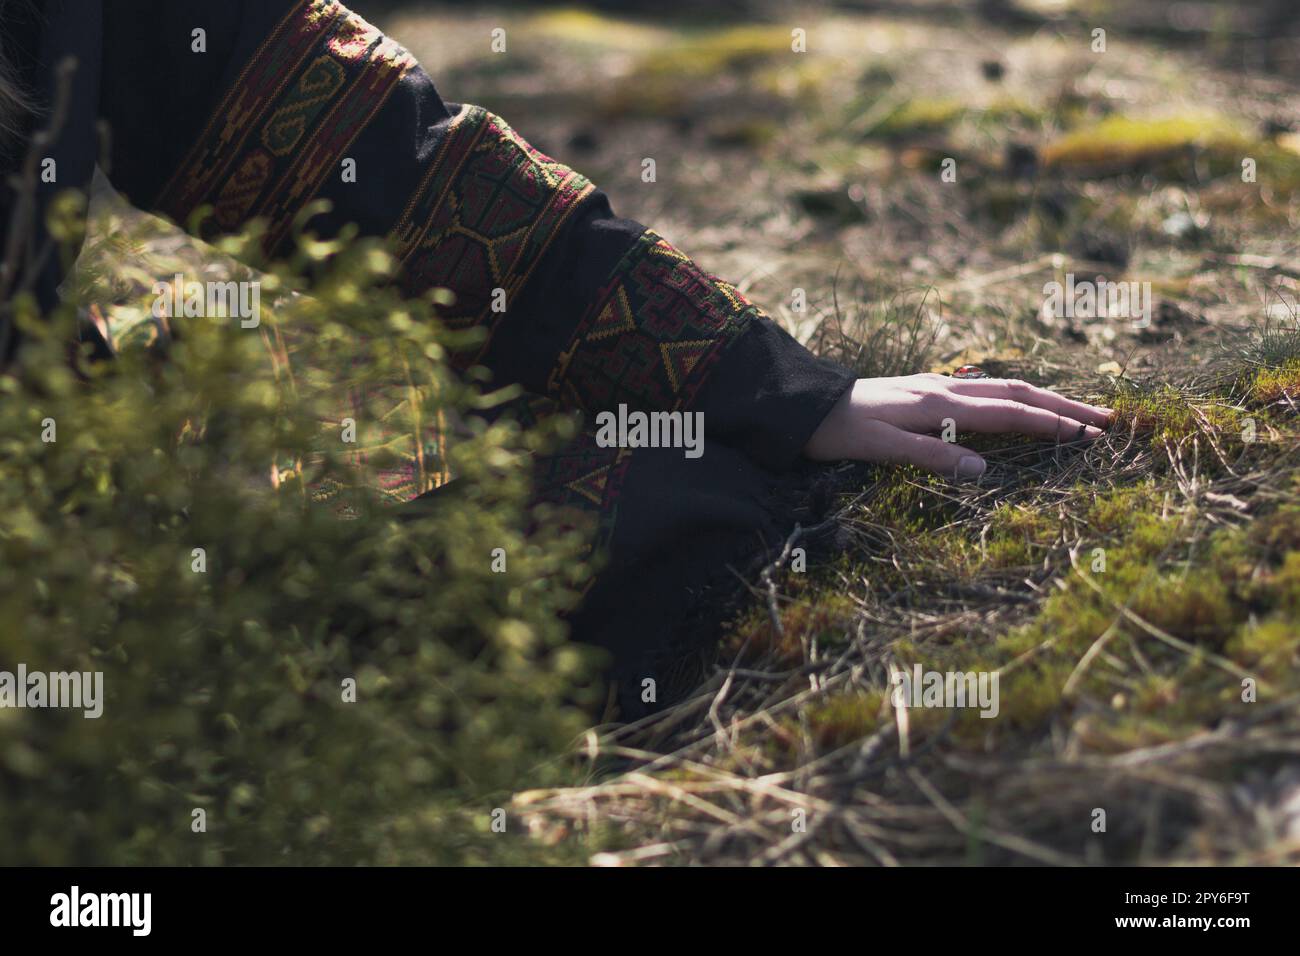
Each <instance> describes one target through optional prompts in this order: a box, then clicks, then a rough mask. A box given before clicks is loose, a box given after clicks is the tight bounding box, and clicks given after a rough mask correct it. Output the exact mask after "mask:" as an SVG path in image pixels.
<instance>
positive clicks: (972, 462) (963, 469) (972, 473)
mask: <svg viewBox="0 0 1300 956" xmlns="http://www.w3.org/2000/svg"><path fill="white" fill-rule="evenodd" d="M986 467H987V466H986V465H985V464H984V459H983V458H976V457H975V456H974V455H965V456H963V457H962V459H961V461H959V462H957V477H958V478H978V477H979V476H980V475H982V474H984V469H985V468H986Z"/></svg>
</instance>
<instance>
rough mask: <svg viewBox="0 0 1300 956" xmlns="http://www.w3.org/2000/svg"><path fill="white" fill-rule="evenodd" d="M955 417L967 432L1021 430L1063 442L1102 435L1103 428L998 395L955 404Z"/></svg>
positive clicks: (1024, 433) (1020, 431)
mask: <svg viewBox="0 0 1300 956" xmlns="http://www.w3.org/2000/svg"><path fill="white" fill-rule="evenodd" d="M952 418H953V421H954V422H955V423H956V425H957V427H958V428H960V429H962V430H963V431H972V432H1018V433H1019V434H1021V435H1032V436H1033V437H1035V438H1049V439H1052V440H1054V441H1061V442H1068V441H1081V440H1085V439H1093V438H1096V437H1098V436H1099V435H1100V434H1101V429H1100V428H1097V427H1096V426H1094V425H1088V424H1086V423H1084V422H1081V421H1079V420H1078V419H1075V418H1070V417H1069V416H1068V415H1060V414H1057V413H1056V412H1052V411H1048V410H1047V409H1046V408H1039V407H1038V406H1037V405H1026V404H1024V403H1023V402H1013V401H1007V400H1005V399H998V398H985V399H978V398H977V399H965V400H961V401H959V402H958V403H957V404H956V405H955V406H954V408H953V415H952Z"/></svg>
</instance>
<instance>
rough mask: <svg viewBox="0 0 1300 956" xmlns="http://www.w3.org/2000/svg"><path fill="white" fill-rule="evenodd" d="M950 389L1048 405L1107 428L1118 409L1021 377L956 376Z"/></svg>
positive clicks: (1028, 403)
mask: <svg viewBox="0 0 1300 956" xmlns="http://www.w3.org/2000/svg"><path fill="white" fill-rule="evenodd" d="M950 391H951V392H952V393H953V394H955V395H969V396H971V397H973V398H1001V399H1006V400H1007V401H1013V402H1021V403H1022V404H1025V405H1035V406H1037V407H1038V408H1045V409H1047V410H1048V411H1049V412H1056V413H1057V414H1058V415H1066V416H1069V417H1070V418H1073V419H1074V420H1075V421H1079V422H1086V423H1087V424H1089V425H1097V426H1100V427H1102V428H1105V427H1106V426H1107V425H1108V424H1110V420H1111V416H1112V415H1113V414H1114V412H1113V411H1112V410H1111V409H1109V408H1103V407H1102V406H1100V405H1089V404H1087V403H1086V402H1076V401H1075V400H1074V399H1072V398H1066V397H1065V396H1064V395H1058V394H1056V392H1053V391H1049V390H1048V389H1045V388H1039V387H1038V386H1037V385H1030V384H1029V383H1028V382H1021V381H1019V380H1018V379H1005V378H975V379H956V380H955V381H954V382H953V385H952V387H951V389H950Z"/></svg>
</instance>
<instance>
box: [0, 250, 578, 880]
mask: <svg viewBox="0 0 1300 956" xmlns="http://www.w3.org/2000/svg"><path fill="white" fill-rule="evenodd" d="M74 231H75V230H74ZM255 243H256V237H255V236H253V235H251V234H250V235H245V236H241V237H238V238H234V239H230V240H226V241H225V242H224V243H222V249H223V251H225V252H227V253H231V254H234V255H236V256H237V257H240V256H242V257H245V258H247V257H249V256H253V252H252V250H253V249H255V247H256V246H255ZM392 267H393V263H392V261H391V259H390V258H389V257H388V256H387V254H386V253H385V252H384V251H383V249H382V248H381V247H380V246H379V245H377V244H375V243H372V242H368V241H357V240H355V239H349V238H344V239H343V240H340V241H338V242H322V241H318V240H316V239H314V238H312V237H311V236H310V235H304V236H303V237H301V239H300V244H299V252H298V253H297V255H296V256H295V257H294V258H293V260H292V261H291V262H290V263H289V264H287V265H283V266H277V267H268V268H270V271H268V272H267V273H266V274H264V275H263V276H262V277H261V280H260V281H261V283H262V286H261V295H262V315H261V323H260V325H259V326H258V327H256V328H243V327H241V324H240V322H239V321H237V320H233V319H220V318H189V319H173V320H172V321H173V324H174V326H175V332H176V336H175V341H174V342H173V343H172V344H171V345H170V348H169V349H168V354H167V355H166V356H165V357H160V356H159V355H158V354H157V350H156V349H146V348H135V349H127V350H125V351H124V353H123V354H122V355H120V357H118V358H117V359H115V360H113V361H111V362H105V363H97V364H95V365H93V366H90V367H89V371H88V374H87V375H86V376H79V375H78V374H75V373H74V371H73V369H72V368H71V366H70V364H69V362H68V361H67V354H66V353H67V345H66V343H67V342H68V341H70V339H71V337H72V335H73V318H72V316H73V314H74V312H75V303H69V304H68V305H67V307H66V308H63V309H61V310H60V312H59V314H57V315H53V316H49V317H46V318H41V317H40V316H38V315H37V314H36V313H35V310H34V307H33V306H32V303H31V302H30V301H29V300H27V299H20V300H17V301H14V302H12V303H8V304H6V305H7V307H12V314H13V315H14V316H15V318H16V320H17V322H18V324H19V326H20V327H21V328H22V329H23V331H24V344H23V346H22V351H21V353H20V355H19V357H18V361H17V362H16V363H14V364H13V365H12V366H11V367H9V368H7V369H5V370H4V371H3V372H0V461H3V472H2V478H0V670H4V671H9V672H11V673H13V672H15V671H16V669H17V666H18V665H19V664H20V663H22V664H25V665H26V667H27V669H28V670H29V671H36V670H39V671H45V672H59V671H83V672H84V671H102V672H103V675H104V676H103V685H104V698H105V699H104V702H103V715H102V716H101V717H100V718H98V719H89V718H86V717H85V716H83V713H82V711H80V710H55V709H16V708H12V707H5V708H0V832H3V833H4V837H3V839H0V863H2V864H220V863H236V864H269V863H290V864H327V863H328V864H380V863H384V864H388V863H461V862H478V861H481V862H496V863H500V862H524V861H529V860H535V859H538V858H539V854H545V855H546V858H547V859H557V858H559V859H563V858H564V854H567V853H571V852H573V851H572V850H560V849H549V850H548V849H544V848H540V847H537V846H535V845H534V844H533V843H532V842H531V841H529V840H528V839H527V838H526V837H525V835H523V834H522V833H520V832H519V830H520V828H519V826H518V825H517V824H515V823H514V822H513V821H511V820H509V819H508V818H505V819H504V824H505V833H499V832H494V831H493V829H492V827H491V822H492V811H493V809H494V808H496V807H500V806H502V805H504V804H505V803H506V798H507V796H508V793H509V791H510V790H511V789H512V788H515V787H518V786H537V785H543V784H545V783H547V782H548V781H549V782H561V781H564V780H569V779H571V774H572V772H573V770H572V768H571V767H568V766H566V765H565V763H564V760H563V758H562V757H561V756H560V755H561V754H562V753H563V750H564V748H565V746H566V744H568V743H569V742H570V741H571V740H572V737H573V735H575V734H577V733H578V732H580V731H581V729H582V727H583V726H584V717H583V716H582V710H581V708H580V705H583V704H585V703H586V702H587V701H588V697H589V695H590V694H591V693H592V692H593V686H594V685H593V684H592V681H591V678H590V676H589V674H590V667H589V666H588V662H587V661H586V660H585V658H584V657H583V656H582V655H581V654H580V653H579V650H578V649H577V648H576V647H574V646H572V645H566V644H565V643H564V638H565V634H564V628H563V625H562V623H561V621H560V619H559V617H558V616H557V615H558V614H559V613H560V612H561V611H562V609H564V608H565V607H568V606H570V605H572V604H573V603H574V601H575V599H576V596H577V594H578V591H579V589H580V587H581V585H582V583H583V581H584V579H585V575H586V574H587V570H586V567H585V565H584V562H583V560H582V553H583V543H582V538H581V537H580V529H578V530H566V531H561V530H556V528H558V527H559V523H558V522H555V521H553V520H552V519H553V517H554V516H553V515H549V514H546V513H545V512H544V511H543V512H542V513H533V514H529V513H528V506H527V504H526V501H527V495H528V468H527V459H528V455H529V454H530V453H531V452H534V451H536V450H537V449H539V448H544V447H546V446H547V445H548V444H549V443H551V442H554V441H555V440H556V439H557V435H556V434H552V433H549V432H547V433H544V432H542V431H540V430H534V431H524V430H522V429H520V428H519V427H518V426H517V425H514V424H512V423H511V422H510V421H508V420H504V419H503V420H499V421H496V422H493V423H491V424H487V423H485V422H483V421H481V420H480V419H475V418H466V417H465V416H463V415H461V414H460V413H461V412H463V411H464V410H466V409H468V408H470V407H471V406H476V405H477V406H481V405H482V404H483V402H484V399H483V398H482V396H481V395H480V394H479V392H478V391H477V390H476V389H474V388H471V387H470V386H469V385H467V384H464V383H462V381H461V380H460V379H459V378H458V377H457V376H455V375H454V374H452V373H451V372H450V371H449V368H448V365H447V362H446V358H445V356H446V352H447V349H448V347H449V346H455V345H456V341H455V339H454V337H453V336H452V335H451V334H450V333H449V332H448V331H447V330H446V329H444V328H443V327H442V326H441V325H440V324H439V323H438V322H437V320H436V318H435V315H434V306H433V303H432V302H411V301H403V300H402V298H401V297H400V296H399V295H398V294H397V293H396V292H395V291H393V290H392V288H391V287H389V286H388V285H386V284H385V281H384V280H385V279H386V278H387V277H388V275H389V273H390V271H391V269H392ZM309 275H310V276H311V277H312V281H311V282H310V291H311V295H310V296H306V295H290V294H288V292H289V290H291V289H293V288H300V287H303V286H304V285H306V284H307V280H306V279H305V278H304V277H305V276H309ZM187 278H203V277H196V276H193V275H191V276H187ZM88 291H90V292H94V289H91V290H88ZM139 308H140V309H141V310H142V313H141V314H144V312H143V310H147V309H149V308H150V304H149V301H148V297H146V298H145V300H143V301H141V302H140V303H139ZM286 343H289V344H286ZM290 351H292V352H293V353H294V354H293V356H292V361H291V362H290V363H288V364H285V363H283V362H279V361H274V360H273V358H274V357H275V356H276V355H279V357H280V358H283V357H285V355H286V354H287V353H288V352H290ZM384 385H391V386H392V388H390V389H388V390H387V391H385V390H384V388H380V387H377V386H384ZM362 386H365V387H366V388H367V389H371V390H372V391H373V393H374V395H375V396H377V397H373V398H369V399H363V400H360V402H359V404H356V405H354V411H352V412H351V414H352V415H354V416H355V418H356V422H357V429H358V431H359V432H360V433H361V434H362V437H361V438H360V439H359V440H358V444H365V442H366V435H367V433H368V432H370V431H371V430H377V429H379V428H380V426H381V424H382V425H383V427H384V428H385V429H386V432H385V434H387V433H391V431H392V429H393V428H394V421H395V419H394V416H398V425H399V426H400V427H409V428H410V429H411V430H412V434H418V433H419V432H420V423H421V422H426V423H427V422H430V421H433V420H435V418H436V417H437V416H439V415H444V416H448V417H450V418H453V419H458V420H462V421H464V422H466V424H465V425H464V426H463V428H462V434H461V436H460V440H459V442H458V443H456V444H455V445H453V447H452V450H451V451H450V452H449V456H450V461H449V464H450V466H451V468H452V470H453V471H454V472H455V474H456V475H457V476H458V478H459V480H458V481H457V482H453V484H452V485H451V486H449V488H448V490H451V489H458V490H457V492H456V496H455V500H454V507H448V506H446V503H445V502H444V503H443V505H442V506H439V503H438V502H437V500H436V498H435V499H434V500H432V501H427V502H424V501H422V502H416V503H415V506H411V507H406V508H399V509H395V508H392V507H390V506H385V505H384V504H383V503H382V502H381V500H380V498H381V496H379V495H376V494H374V493H373V491H372V490H373V485H374V483H373V478H374V473H373V470H374V469H375V468H376V467H379V466H380V465H381V464H382V462H381V460H380V459H381V458H382V456H377V457H370V458H368V460H367V461H365V462H360V463H359V462H358V461H357V460H356V458H357V456H356V455H355V454H353V450H354V448H355V447H356V446H354V445H350V444H348V443H346V442H344V441H342V440H341V439H340V432H339V429H338V427H337V422H334V424H328V423H330V422H331V421H332V420H333V419H334V418H335V417H336V414H337V409H338V405H339V400H340V396H341V395H343V394H344V393H345V392H346V391H347V390H348V389H357V388H360V387H362ZM372 387H373V388H372ZM393 389H396V393H397V394H400V396H401V402H400V404H398V405H397V406H393V405H391V404H387V405H386V404H384V402H385V401H390V400H391V398H392V395H393V394H394V391H393ZM385 396H387V398H385ZM381 419H386V420H385V421H383V422H382V423H381ZM322 423H326V424H322ZM403 423H405V424H403ZM51 426H52V429H53V430H52V431H51ZM557 427H558V426H557ZM51 435H52V436H53V437H54V440H53V441H47V440H43V437H44V438H49V437H51ZM277 463H278V464H277ZM285 463H289V464H288V465H287V466H286V465H285ZM273 465H277V475H278V478H279V480H278V487H276V488H272V485H271V482H270V481H268V475H269V474H270V472H271V468H272V466H273ZM321 489H331V490H332V494H331V496H330V497H328V498H327V499H326V500H323V501H322V500H317V499H319V498H321V497H322V495H321ZM530 522H531V523H533V524H536V525H538V526H539V527H537V528H536V529H535V530H533V531H530V532H529V534H528V535H527V536H525V534H524V533H523V531H522V529H523V528H525V527H526V526H527V525H528V524H529V523H530ZM496 548H501V549H503V552H501V553H503V554H504V555H505V556H506V564H505V568H506V569H505V571H504V572H500V571H499V568H500V564H499V563H498V565H497V567H498V571H494V570H493V562H492V554H493V549H496ZM195 549H202V553H201V555H200V553H199V552H196V551H195ZM200 557H201V558H202V562H200V560H199V559H200ZM348 681H355V701H353V702H349V700H348V699H347V697H348V696H349V694H348V684H347V682H348ZM200 821H201V822H203V823H204V824H205V827H203V828H201V827H200V825H199V824H200Z"/></svg>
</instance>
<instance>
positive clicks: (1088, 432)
mask: <svg viewBox="0 0 1300 956" xmlns="http://www.w3.org/2000/svg"><path fill="white" fill-rule="evenodd" d="M1100 435H1101V429H1100V428H1097V427H1096V426H1095V425H1085V426H1084V429H1083V437H1084V438H1097V437H1099V436H1100Z"/></svg>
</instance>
